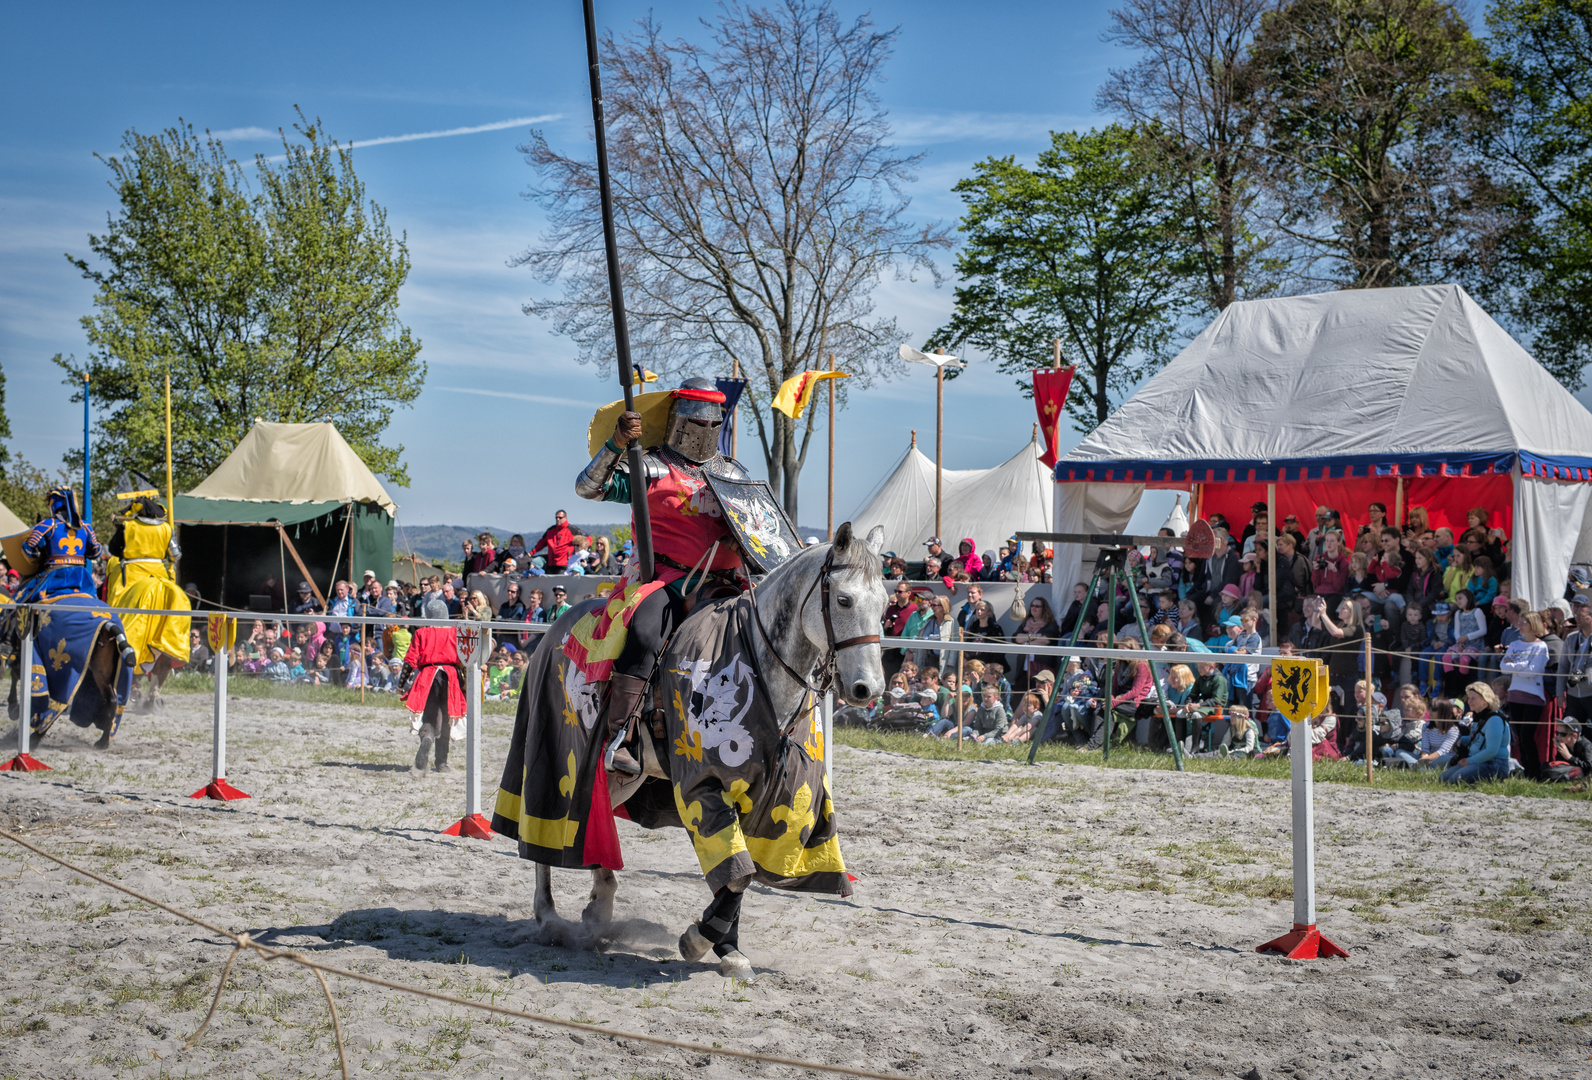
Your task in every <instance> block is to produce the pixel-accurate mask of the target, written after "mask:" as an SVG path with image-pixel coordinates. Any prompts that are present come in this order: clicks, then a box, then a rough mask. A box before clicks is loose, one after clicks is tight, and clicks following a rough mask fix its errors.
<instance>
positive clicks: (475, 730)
mask: <svg viewBox="0 0 1592 1080" xmlns="http://www.w3.org/2000/svg"><path fill="white" fill-rule="evenodd" d="M481 634H482V635H483V637H484V641H483V642H482V645H483V646H484V647H482V648H477V649H476V650H475V651H473V652H472V653H471V654H470V664H469V666H468V667H466V668H465V678H467V679H469V680H470V687H469V693H468V694H467V695H466V697H465V708H466V712H465V726H464V816H465V817H466V818H473V817H475V816H476V815H477V814H479V813H481V658H482V657H483V656H485V655H486V654H487V653H489V652H490V651H491V641H492V631H490V630H488V629H486V628H485V627H482V628H481ZM443 723H447V719H446V718H444V719H443Z"/></svg>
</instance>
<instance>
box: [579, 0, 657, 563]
mask: <svg viewBox="0 0 1592 1080" xmlns="http://www.w3.org/2000/svg"><path fill="white" fill-rule="evenodd" d="M585 8H586V63H587V65H588V66H589V69H590V72H591V118H592V126H593V127H594V128H595V129H596V133H597V191H598V197H599V198H600V200H601V201H602V208H603V248H604V250H605V251H606V253H607V256H608V296H609V300H610V306H611V307H612V308H613V312H614V351H615V353H616V354H617V355H618V357H619V382H620V384H621V385H622V386H623V387H624V390H625V411H627V412H634V411H635V408H636V391H635V376H634V374H633V370H634V369H633V368H632V367H631V364H630V329H629V327H628V326H626V324H625V290H624V283H623V282H622V281H621V280H620V277H619V238H618V236H617V234H616V233H615V232H614V196H613V191H612V189H611V188H610V187H609V183H608V139H607V137H606V135H605V134H604V125H603V83H602V73H601V71H599V69H598V60H597V15H596V13H595V12H594V11H593V10H592V0H585ZM641 455H642V446H641V440H640V439H635V440H633V441H632V442H631V444H630V446H629V448H628V457H629V460H630V513H631V517H632V520H633V521H634V522H635V526H636V536H635V541H636V558H637V559H638V560H639V561H640V564H641V580H642V581H643V582H648V581H651V580H652V570H653V562H652V519H651V518H650V517H649V516H648V515H647V472H646V466H645V464H644V463H643V462H642V459H641Z"/></svg>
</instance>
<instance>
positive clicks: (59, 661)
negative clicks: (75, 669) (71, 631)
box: [50, 638, 72, 671]
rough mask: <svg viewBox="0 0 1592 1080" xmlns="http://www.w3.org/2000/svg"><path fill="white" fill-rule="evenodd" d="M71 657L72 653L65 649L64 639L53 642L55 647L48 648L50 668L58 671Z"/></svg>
mask: <svg viewBox="0 0 1592 1080" xmlns="http://www.w3.org/2000/svg"><path fill="white" fill-rule="evenodd" d="M71 659H72V654H71V653H69V652H67V651H66V639H65V638H62V639H61V640H60V641H58V642H56V643H55V648H53V649H51V650H50V668H51V669H52V670H54V671H60V670H61V669H62V668H64V667H65V666H66V664H67V661H69V660H71Z"/></svg>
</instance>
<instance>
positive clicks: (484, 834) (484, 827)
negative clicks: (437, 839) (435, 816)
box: [442, 814, 492, 840]
mask: <svg viewBox="0 0 1592 1080" xmlns="http://www.w3.org/2000/svg"><path fill="white" fill-rule="evenodd" d="M442 835H443V836H468V837H470V838H471V839H472V840H490V839H492V824H491V822H489V821H487V819H486V818H485V817H483V816H482V815H480V814H471V815H470V816H469V817H467V818H460V819H459V820H458V821H455V822H454V823H453V824H452V825H449V826H448V827H447V828H446V829H443V830H442Z"/></svg>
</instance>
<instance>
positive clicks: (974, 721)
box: [964, 684, 1011, 743]
mask: <svg viewBox="0 0 1592 1080" xmlns="http://www.w3.org/2000/svg"><path fill="white" fill-rule="evenodd" d="M982 694H983V697H982V700H981V701H980V702H979V706H978V708H977V709H975V710H973V714H972V715H971V716H970V717H968V719H967V727H966V729H965V730H964V735H965V736H966V737H967V738H970V739H972V740H973V741H974V742H979V743H981V742H992V741H996V740H999V738H1000V737H1001V736H1002V735H1004V734H1005V733H1006V729H1007V728H1008V727H1010V726H1011V721H1010V719H1009V718H1008V717H1007V715H1006V706H1004V705H1002V704H1001V700H1000V698H1001V695H1000V690H999V689H998V688H997V687H994V686H990V685H988V684H985V686H984V688H983V691H982Z"/></svg>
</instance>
